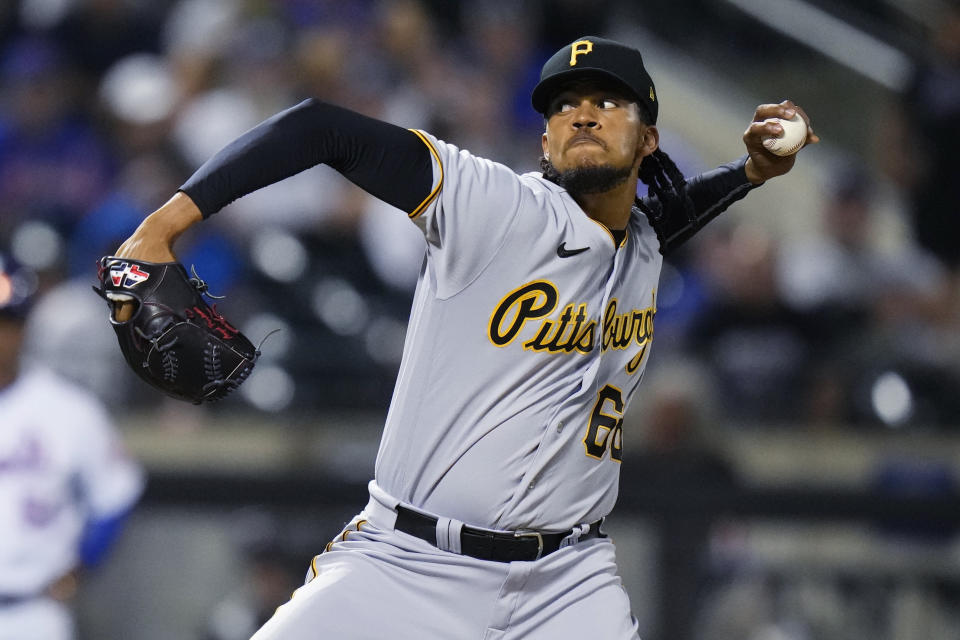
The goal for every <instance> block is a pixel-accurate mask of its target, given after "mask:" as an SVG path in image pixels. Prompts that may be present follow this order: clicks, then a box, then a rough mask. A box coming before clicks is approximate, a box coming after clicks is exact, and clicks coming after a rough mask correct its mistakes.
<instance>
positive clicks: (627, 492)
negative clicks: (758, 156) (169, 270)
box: [0, 0, 960, 640]
mask: <svg viewBox="0 0 960 640" xmlns="http://www.w3.org/2000/svg"><path fill="white" fill-rule="evenodd" d="M585 34H597V35H605V36H608V37H613V38H615V39H619V40H622V41H625V42H629V43H632V44H634V45H636V46H638V47H639V48H640V49H641V50H642V51H643V52H644V56H645V60H646V63H647V67H648V69H649V71H650V73H651V75H652V77H653V78H654V81H655V83H656V85H657V88H658V93H659V95H660V100H661V103H662V107H661V112H660V113H661V115H660V122H659V123H658V124H659V128H660V132H661V147H662V148H664V149H665V150H666V151H667V152H668V153H669V154H670V155H671V156H672V157H673V158H674V159H675V160H676V161H677V162H678V164H679V165H680V167H681V168H682V169H683V170H684V172H685V173H686V174H687V175H694V174H696V173H699V172H701V171H705V170H708V169H710V168H712V167H714V166H716V165H717V164H719V163H721V162H726V161H730V160H732V159H734V158H736V157H738V156H740V155H741V154H742V153H743V144H742V141H741V139H740V138H741V135H742V133H743V130H744V129H745V128H746V126H747V124H748V123H749V122H750V120H751V119H752V115H753V111H754V109H755V107H756V105H758V104H760V103H764V102H779V101H780V100H782V99H785V98H790V99H792V100H794V101H795V102H796V103H798V104H799V105H801V106H802V107H803V108H804V109H805V110H806V112H807V113H808V114H809V115H810V116H811V118H812V121H813V123H814V128H815V130H816V132H817V133H818V134H819V135H820V137H821V138H822V139H823V142H822V143H821V144H820V145H817V146H816V147H813V148H809V149H806V150H804V151H803V152H802V153H801V154H800V157H799V160H798V162H797V166H796V168H795V169H794V171H793V172H792V173H791V174H790V175H789V176H788V177H787V178H783V179H779V180H775V181H772V182H771V183H770V184H768V185H765V186H764V187H763V188H762V189H759V190H757V191H754V192H753V193H752V194H751V195H750V196H749V197H748V198H747V199H746V200H745V201H742V202H740V203H737V204H736V205H735V206H734V207H733V208H732V209H731V210H730V211H728V212H727V213H725V214H724V215H723V216H721V218H719V219H718V220H716V221H715V222H713V223H711V225H710V226H709V227H708V228H706V229H705V230H704V231H702V232H701V233H700V234H699V235H698V236H697V237H696V238H695V239H694V240H693V241H692V242H690V243H689V245H688V246H687V247H686V248H685V249H684V250H682V251H681V252H680V253H678V254H677V255H675V256H672V257H671V258H670V260H668V261H667V262H666V263H665V265H664V270H663V275H662V278H661V288H660V294H659V296H658V316H657V324H656V331H657V341H656V348H655V349H654V353H653V358H652V360H651V363H650V366H649V367H648V370H647V373H646V380H645V381H644V384H643V385H642V386H641V392H640V397H639V398H638V399H636V400H635V402H634V404H633V406H632V408H631V410H630V412H629V414H628V415H627V416H626V418H625V422H626V424H625V429H624V431H625V437H624V447H625V449H626V451H625V464H624V465H623V480H622V484H621V491H620V493H621V498H620V502H619V505H618V508H617V510H616V511H615V512H614V515H613V517H612V518H611V519H610V525H609V529H610V531H611V533H612V535H613V537H614V539H615V541H616V543H617V546H618V553H619V558H620V567H621V572H622V575H623V579H624V582H625V584H626V586H627V588H628V590H629V592H630V595H631V600H632V603H633V607H634V613H635V615H636V616H637V617H638V619H639V620H640V626H641V635H642V637H644V638H647V639H649V640H658V639H667V638H669V639H670V640H687V639H696V640H726V639H731V640H732V639H734V638H738V639H745V640H781V639H783V640H808V639H809V640H814V639H844V640H846V639H850V640H856V639H860V638H871V639H878V640H886V639H889V640H894V639H896V640H911V639H913V638H918V639H919V638H924V639H925V640H934V639H940V638H943V639H947V638H960V538H958V535H957V533H958V524H960V500H958V498H957V495H958V494H957V479H958V472H960V168H958V159H957V158H958V154H957V151H956V149H958V148H960V124H958V123H960V3H958V2H956V1H955V0H842V1H841V0H832V1H827V0H684V1H682V2H676V1H675V0H644V1H643V2H639V1H633V2H631V1H627V0H509V1H507V0H486V1H484V2H457V1H450V0H396V1H386V0H384V1H376V0H235V1H232V0H177V1H173V0H171V1H164V2H156V1H150V0H5V1H4V2H3V3H0V56H2V57H0V243H2V246H3V247H6V248H8V250H9V251H10V253H12V254H13V255H14V256H15V257H16V258H17V259H18V260H19V261H20V262H21V263H22V264H25V265H27V266H29V267H31V268H32V269H34V270H35V271H36V272H37V273H38V274H39V275H40V279H39V286H40V287H41V289H42V291H43V293H44V298H43V300H42V302H41V303H40V304H39V305H38V306H37V307H36V308H35V310H34V313H33V316H32V318H31V321H30V325H29V326H30V332H29V340H28V349H29V356H30V357H31V358H36V359H39V360H45V361H47V362H52V363H55V364H56V365H57V366H58V368H59V369H60V371H61V373H63V374H64V375H66V376H68V377H71V378H73V379H74V380H76V381H77V382H79V383H81V384H83V385H85V386H87V387H88V389H89V390H90V391H91V392H92V393H94V394H96V395H98V396H99V397H100V398H101V399H103V400H104V401H105V402H106V403H107V404H108V406H109V407H110V408H111V411H112V413H113V416H114V418H115V419H116V421H117V422H118V423H119V424H120V426H121V428H122V430H123V433H124V435H125V437H126V439H127V443H128V446H129V448H130V450H131V452H132V453H133V454H134V455H135V456H136V457H137V458H138V459H140V460H141V461H142V463H143V464H144V465H145V467H146V468H147V470H148V472H149V483H148V487H147V491H146V494H145V496H144V498H143V500H142V501H141V504H140V505H139V507H138V508H137V510H136V511H135V512H134V514H133V516H132V519H131V520H130V522H129V524H128V526H127V530H126V532H125V534H124V537H123V538H122V540H121V542H120V544H119V546H118V547H117V549H116V550H115V551H114V552H113V554H112V556H111V558H110V559H109V561H108V563H107V564H106V565H105V566H104V567H102V568H101V569H99V570H98V571H97V572H96V573H93V574H91V575H89V576H87V577H86V579H85V583H84V584H83V585H82V588H81V590H80V593H79V595H78V597H77V599H76V602H75V607H76V611H77V615H78V619H79V622H80V630H81V637H82V638H137V639H138V640H161V639H167V638H170V639H173V638H177V639H185V638H197V639H198V640H205V639H221V640H225V639H228V638H246V637H248V636H249V633H250V630H251V629H252V628H255V625H256V620H257V619H258V618H259V617H262V616H263V615H269V614H270V613H272V611H273V608H274V607H275V606H276V605H277V604H279V602H282V601H283V600H285V599H286V598H287V597H288V595H289V593H290V591H291V590H292V589H293V588H294V587H295V586H296V585H297V584H298V583H299V582H301V581H302V576H303V574H304V572H305V569H306V567H307V564H308V562H309V559H310V558H311V556H312V555H313V554H314V553H317V552H319V551H320V550H321V549H322V548H323V545H324V544H325V542H326V541H327V540H328V539H330V538H331V537H332V536H334V535H335V534H337V533H338V532H339V530H340V528H341V526H342V525H343V524H344V523H345V522H346V521H347V520H348V519H349V518H350V517H351V516H352V515H353V514H354V513H356V512H357V511H359V510H360V508H361V507H362V506H363V504H364V503H365V482H366V480H367V479H369V478H370V477H371V474H372V470H373V461H374V456H375V453H376V446H377V442H378V437H379V433H380V427H381V425H382V421H383V418H384V416H385V414H386V408H387V405H388V402H389V400H390V394H391V390H392V385H393V381H394V378H395V376H396V373H397V367H398V364H399V359H400V354H401V350H402V344H403V337H404V331H405V324H406V319H407V315H408V312H409V304H410V299H411V296H412V290H413V286H414V284H415V281H416V276H417V273H418V270H419V266H420V262H421V258H422V251H423V245H422V238H421V236H420V234H419V232H418V231H416V230H415V228H414V227H413V226H412V225H410V224H409V223H408V222H406V221H405V220H404V216H403V215H401V214H399V213H398V212H396V211H394V210H391V209H390V208H389V207H387V206H385V205H383V204H382V203H379V202H378V201H376V200H374V199H372V198H370V197H369V196H367V195H366V194H364V193H363V192H361V191H360V190H358V189H357V188H355V187H353V186H352V185H351V184H349V183H348V182H347V181H345V180H343V179H342V178H340V176H338V175H336V174H335V172H333V171H332V170H329V169H327V168H325V167H318V168H315V169H312V170H309V171H306V172H304V173H302V174H300V175H298V176H296V177H294V178H292V179H290V180H288V181H286V182H284V183H282V184H280V185H274V186H272V187H268V188H267V189H264V190H262V191H260V192H257V193H255V194H251V195H250V196H248V197H246V198H243V199H241V200H240V201H237V202H235V203H234V204H232V205H230V206H229V207H228V208H227V209H225V210H224V211H223V212H221V213H220V214H218V215H216V216H214V217H213V218H211V219H210V220H209V221H207V222H206V223H205V224H203V225H200V226H199V228H196V229H195V230H192V231H191V232H190V233H189V234H188V235H187V236H185V237H183V238H182V239H181V241H180V243H179V244H178V249H179V257H180V259H181V260H182V262H184V263H185V264H187V265H193V266H195V268H196V270H197V272H198V273H199V274H200V276H201V277H203V278H204V279H206V280H207V281H208V282H209V283H210V284H211V288H212V292H213V293H215V294H217V295H226V296H227V298H226V300H223V301H221V302H220V303H219V304H220V308H221V310H223V311H224V312H225V313H226V314H227V315H228V316H229V317H230V318H231V320H232V321H234V323H235V324H237V325H238V326H240V328H241V329H242V330H243V331H244V333H246V335H247V336H248V337H250V338H251V340H253V341H254V342H255V343H257V342H259V341H260V340H261V339H263V338H264V337H265V336H267V335H268V334H269V333H270V332H272V331H273V330H275V329H280V331H279V332H277V333H276V334H273V335H272V336H271V337H270V338H269V339H268V340H267V341H266V343H265V344H264V345H263V358H262V359H261V361H260V362H259V364H258V366H257V368H256V370H255V371H254V373H253V375H252V376H251V377H250V379H249V380H248V381H247V382H246V383H245V384H244V385H243V386H242V387H241V388H240V390H239V391H238V392H236V394H235V395H234V396H232V397H231V398H229V399H228V400H227V401H225V402H223V403H221V404H219V405H215V406H209V407H194V406H191V405H185V404H181V403H177V402H176V401H172V400H166V399H164V398H162V397H160V396H159V395H158V394H157V393H156V392H153V391H152V390H149V389H147V388H146V387H144V386H143V385H142V384H141V383H140V382H139V381H138V380H137V379H135V377H134V376H133V375H132V374H130V373H129V371H127V369H126V365H125V364H124V363H123V362H122V360H121V359H120V354H119V349H118V348H117V345H116V341H115V338H114V336H113V333H112V331H111V330H110V328H109V326H108V324H107V322H106V317H107V310H106V308H105V306H104V305H103V303H102V301H101V300H100V298H98V297H97V296H95V295H94V294H93V293H92V292H91V291H90V285H91V284H93V283H94V281H95V274H96V269H95V261H96V260H97V258H99V256H101V255H104V254H109V253H111V252H113V251H114V250H115V249H116V247H117V246H118V245H119V244H120V242H122V240H123V239H125V238H126V237H127V236H128V235H129V234H130V233H131V232H132V231H133V230H134V229H135V228H136V226H137V224H138V223H139V221H140V220H141V219H142V218H143V217H144V216H145V215H146V214H147V213H149V212H150V211H152V210H153V209H155V208H157V207H158V206H159V205H161V204H162V203H163V202H164V201H165V200H166V199H167V198H169V197H170V196H171V195H172V194H173V193H174V192H175V190H176V189H177V187H178V186H179V185H180V184H181V183H182V182H184V181H185V180H186V178H187V177H188V176H189V175H190V174H191V173H192V172H193V171H194V170H195V169H196V168H197V167H198V166H199V165H200V164H201V163H202V162H203V161H204V160H206V159H207V158H208V157H209V156H210V155H212V154H213V153H214V152H215V151H216V150H218V149H219V148H220V147H221V146H222V145H224V144H226V143H227V142H229V141H230V140H231V139H232V138H234V137H235V136H237V135H239V134H240V133H242V132H243V131H245V130H247V129H248V128H250V127H251V126H253V125H255V124H256V123H258V122H259V121H261V120H262V119H264V118H266V117H267V116H269V115H272V114H273V113H275V112H276V111H278V110H281V109H283V108H286V107H288V106H291V105H293V104H295V103H297V102H299V101H300V100H302V99H304V98H306V97H309V96H317V97H320V98H322V99H324V100H327V101H330V102H333V103H336V104H340V105H343V106H346V107H349V108H352V109H355V110H357V111H360V112H362V113H365V114H368V115H371V116H375V117H378V118H382V119H385V120H388V121H391V122H394V123H396V124H399V125H402V126H405V127H415V128H422V129H425V130H428V131H430V132H432V133H434V134H436V135H438V136H439V137H440V138H443V139H445V140H447V141H449V142H452V143H454V144H457V145H458V146H461V147H463V148H467V149H470V150H471V151H473V152H474V153H475V154H478V155H483V156H486V157H489V158H492V159H495V160H499V161H501V162H504V163H505V164H507V165H509V166H511V167H512V168H514V169H515V170H517V171H518V172H524V171H530V170H535V169H536V168H537V166H538V160H539V156H540V143H539V137H540V133H541V131H542V128H543V123H542V120H541V119H540V117H539V116H538V114H536V113H535V112H534V111H533V110H532V108H531V107H530V106H529V93H530V90H531V89H532V87H533V85H534V84H535V83H536V79H537V76H538V73H539V68H540V65H541V64H542V63H543V62H544V61H545V60H546V58H547V57H549V55H550V54H552V53H553V52H554V51H555V50H556V49H557V48H559V47H560V46H563V45H564V44H567V43H569V42H570V41H572V40H573V39H575V38H576V37H578V36H581V35H585ZM52 401H55V400H52Z"/></svg>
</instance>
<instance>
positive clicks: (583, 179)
mask: <svg viewBox="0 0 960 640" xmlns="http://www.w3.org/2000/svg"><path fill="white" fill-rule="evenodd" d="M540 169H541V170H542V171H543V177H544V178H545V179H547V180H549V181H550V182H553V183H556V184H558V185H560V186H561V187H563V188H564V189H566V190H567V191H569V192H570V194H571V195H579V194H583V195H586V194H591V193H603V192H604V191H610V190H611V189H614V188H615V187H618V186H620V185H621V184H623V183H624V182H625V181H626V180H627V178H629V177H630V173H631V172H632V167H623V168H617V167H611V166H610V165H603V166H598V167H577V168H576V169H568V170H567V171H557V168H556V167H554V166H553V164H551V162H550V161H549V160H547V159H546V158H540Z"/></svg>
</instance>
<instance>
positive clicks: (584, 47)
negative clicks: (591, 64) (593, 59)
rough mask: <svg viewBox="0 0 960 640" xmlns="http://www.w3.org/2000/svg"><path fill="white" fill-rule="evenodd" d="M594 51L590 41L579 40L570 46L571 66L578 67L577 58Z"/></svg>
mask: <svg viewBox="0 0 960 640" xmlns="http://www.w3.org/2000/svg"><path fill="white" fill-rule="evenodd" d="M591 51H593V43H592V42H590V41H589V40H577V41H576V42H574V43H573V44H572V45H570V66H571V67H575V66H577V56H585V55H587V54H588V53H590V52H591Z"/></svg>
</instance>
